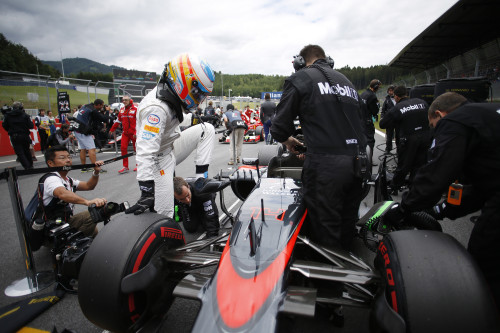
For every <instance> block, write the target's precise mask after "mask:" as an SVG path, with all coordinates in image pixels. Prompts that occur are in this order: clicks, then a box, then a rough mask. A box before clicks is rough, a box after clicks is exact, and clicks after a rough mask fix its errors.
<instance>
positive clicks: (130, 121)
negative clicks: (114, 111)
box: [110, 95, 137, 174]
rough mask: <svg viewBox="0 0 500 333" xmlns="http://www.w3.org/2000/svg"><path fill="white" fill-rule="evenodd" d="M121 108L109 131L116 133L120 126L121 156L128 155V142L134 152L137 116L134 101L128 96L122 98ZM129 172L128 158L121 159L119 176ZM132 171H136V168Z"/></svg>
mask: <svg viewBox="0 0 500 333" xmlns="http://www.w3.org/2000/svg"><path fill="white" fill-rule="evenodd" d="M122 103H123V107H122V108H121V109H120V113H118V119H116V121H115V123H114V124H113V126H112V127H111V129H110V132H111V133H113V132H114V131H116V129H117V128H118V126H119V125H120V124H121V125H122V128H123V131H122V139H121V142H120V149H121V152H122V156H123V155H127V154H128V145H129V143H130V141H132V145H133V146H134V151H135V139H136V133H135V123H136V115H137V107H136V106H135V105H134V101H133V100H132V98H131V97H130V96H129V95H125V96H123V98H122ZM128 171H129V169H128V158H124V159H123V168H122V169H120V170H118V173H119V174H124V173H127V172H128ZM134 171H137V166H136V167H135V169H134Z"/></svg>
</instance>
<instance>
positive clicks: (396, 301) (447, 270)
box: [374, 230, 500, 333]
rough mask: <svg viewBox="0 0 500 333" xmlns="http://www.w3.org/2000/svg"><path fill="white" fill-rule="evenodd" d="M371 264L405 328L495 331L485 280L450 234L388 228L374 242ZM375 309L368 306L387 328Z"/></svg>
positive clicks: (498, 327)
mask: <svg viewBox="0 0 500 333" xmlns="http://www.w3.org/2000/svg"><path fill="white" fill-rule="evenodd" d="M375 267H376V268H377V269H378V270H379V271H380V272H381V275H382V276H383V278H384V280H385V299H386V300H387V303H388V304H389V305H390V306H391V307H392V309H393V310H394V311H395V312H396V313H397V314H398V317H400V318H402V319H403V320H404V324H405V326H406V332H412V333H419V332H500V325H499V322H498V313H497V312H496V310H495V309H496V306H495V304H494V301H493V298H492V297H491V295H490V293H489V291H488V288H487V286H486V282H485V280H484V278H483V276H482V274H481V272H480V271H479V268H478V267H477V265H476V264H475V262H474V261H473V259H472V257H471V256H470V255H469V253H468V252H467V251H466V250H465V249H464V248H463V247H462V245H460V243H458V241H457V240H455V239H454V238H453V237H451V236H449V235H447V234H443V233H441V232H436V231H424V230H411V231H410V230H404V231H396V232H392V233H390V234H388V235H387V236H386V237H385V238H384V239H383V240H382V241H381V242H380V244H379V247H378V251H377V256H376V258H375ZM381 297H382V298H384V294H382V296H381ZM377 301H380V299H378V300H377ZM377 301H376V303H377ZM378 303H380V302H378ZM387 303H386V304H387ZM381 308H382V307H379V308H378V309H374V313H378V316H377V318H376V320H377V319H378V324H379V325H381V326H382V327H384V325H385V326H386V327H385V329H384V330H383V331H393V330H391V328H390V327H387V323H388V322H389V321H387V320H386V319H387V317H385V316H384V315H383V314H382V315H381V312H380V310H381ZM385 314H387V311H386V312H385ZM392 318H394V317H392ZM389 326H390V325H389ZM392 328H394V327H392Z"/></svg>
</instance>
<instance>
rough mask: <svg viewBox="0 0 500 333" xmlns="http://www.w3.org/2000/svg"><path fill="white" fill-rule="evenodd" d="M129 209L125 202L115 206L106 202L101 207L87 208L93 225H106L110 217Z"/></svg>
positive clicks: (113, 203)
mask: <svg viewBox="0 0 500 333" xmlns="http://www.w3.org/2000/svg"><path fill="white" fill-rule="evenodd" d="M128 208H130V205H129V203H128V202H127V201H125V202H122V203H121V204H117V203H116V202H108V203H106V204H105V205H104V206H102V207H97V206H96V205H95V204H92V205H90V206H89V213H90V216H91V217H92V221H94V222H95V223H98V222H104V225H106V224H107V223H108V222H109V219H110V218H111V216H112V215H115V214H118V213H121V212H124V211H125V210H127V209H128Z"/></svg>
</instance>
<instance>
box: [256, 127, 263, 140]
mask: <svg viewBox="0 0 500 333" xmlns="http://www.w3.org/2000/svg"><path fill="white" fill-rule="evenodd" d="M255 135H258V136H259V141H260V142H262V141H264V127H262V126H257V128H256V129H255Z"/></svg>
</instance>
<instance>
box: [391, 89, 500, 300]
mask: <svg viewBox="0 0 500 333" xmlns="http://www.w3.org/2000/svg"><path fill="white" fill-rule="evenodd" d="M499 110H500V103H467V100H466V99H465V97H463V96H462V95H459V94H457V93H453V92H449V93H444V94H442V95H441V96H439V97H437V98H436V99H435V100H434V102H433V103H432V104H431V106H430V107H429V125H430V126H431V127H433V128H435V131H434V140H433V142H432V145H431V149H430V151H429V160H428V162H427V164H425V165H424V166H422V167H421V168H420V169H419V170H418V171H417V174H416V175H415V178H414V180H413V185H412V187H411V188H410V191H409V192H407V193H405V194H403V200H402V201H401V204H400V205H396V206H394V208H393V209H391V210H390V211H389V212H388V213H387V214H386V219H387V221H388V222H392V223H398V221H400V220H401V219H402V218H404V216H405V215H406V214H408V213H410V212H414V211H420V210H424V209H427V208H429V207H431V206H433V205H434V204H436V203H437V202H438V201H439V200H440V199H441V196H442V194H443V192H447V191H448V187H449V186H450V184H452V183H453V182H455V181H456V180H457V179H458V180H459V181H460V180H462V181H466V184H467V185H468V186H470V190H471V191H473V193H475V195H472V196H471V195H469V196H463V197H462V200H461V203H460V205H458V206H456V208H455V209H453V214H454V217H458V216H459V215H461V216H464V215H466V214H468V213H470V212H472V211H474V210H477V209H481V215H480V216H479V218H478V220H477V222H476V223H475V225H474V228H473V229H472V233H471V235H470V238H469V244H468V247H467V250H468V251H469V252H470V254H471V255H472V256H473V257H474V259H475V260H476V262H477V263H478V264H479V267H480V268H481V270H482V271H483V273H484V276H485V277H486V281H487V282H488V284H489V286H490V289H491V292H492V294H493V297H494V298H495V301H496V303H497V306H499V307H500V265H499V264H498V262H499V261H498V260H499V256H500V251H499V248H498V245H499V244H500V223H499V221H500V146H499V145H498V143H499V142H500V112H499ZM459 210H461V211H462V214H458V213H459Z"/></svg>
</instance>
